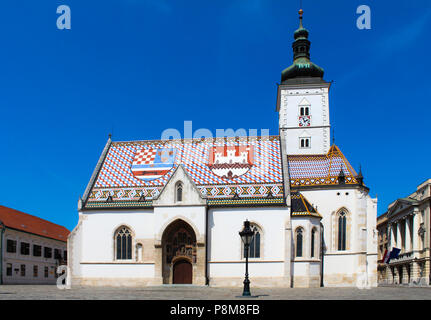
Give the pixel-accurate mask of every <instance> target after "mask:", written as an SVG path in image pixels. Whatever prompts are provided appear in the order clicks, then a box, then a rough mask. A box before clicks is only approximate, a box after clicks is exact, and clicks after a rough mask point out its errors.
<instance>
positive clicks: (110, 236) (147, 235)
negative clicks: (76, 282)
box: [69, 209, 155, 285]
mask: <svg viewBox="0 0 431 320" xmlns="http://www.w3.org/2000/svg"><path fill="white" fill-rule="evenodd" d="M121 226H127V227H129V229H130V230H131V231H132V236H133V242H132V247H133V250H132V259H131V260H116V257H115V239H114V235H115V232H116V231H117V230H118V228H119V227H121ZM154 231H155V217H154V213H153V210H148V209H138V210H109V211H87V212H85V214H83V213H82V212H81V213H80V221H79V223H78V225H77V227H76V228H75V229H74V230H73V231H72V234H71V236H70V237H69V241H70V245H69V247H70V249H71V252H70V256H71V257H70V259H69V267H71V268H72V270H71V271H72V285H73V278H99V279H103V278H124V277H128V278H134V277H137V278H139V277H144V278H152V277H154V261H151V260H150V261H145V259H143V260H141V261H139V260H138V254H137V250H136V248H137V244H139V243H140V244H142V246H143V257H145V252H146V250H153V247H154V244H152V247H151V245H150V246H146V245H145V242H146V241H145V240H151V241H153V239H154ZM131 271H133V272H131Z"/></svg>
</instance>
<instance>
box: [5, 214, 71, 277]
mask: <svg viewBox="0 0 431 320" xmlns="http://www.w3.org/2000/svg"><path fill="white" fill-rule="evenodd" d="M68 235H69V230H67V229H66V228H65V227H63V226H60V225H57V224H54V223H51V222H49V221H46V220H43V219H40V218H38V217H35V216H32V215H29V214H26V213H23V212H20V211H17V210H14V209H11V208H7V207H4V206H0V283H1V284H55V283H56V278H57V274H56V267H57V266H58V265H60V264H66V263H67V237H68Z"/></svg>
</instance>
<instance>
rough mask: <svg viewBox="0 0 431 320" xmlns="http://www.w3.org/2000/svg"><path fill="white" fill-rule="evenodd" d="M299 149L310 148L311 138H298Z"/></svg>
mask: <svg viewBox="0 0 431 320" xmlns="http://www.w3.org/2000/svg"><path fill="white" fill-rule="evenodd" d="M299 147H300V148H301V149H308V148H311V138H299Z"/></svg>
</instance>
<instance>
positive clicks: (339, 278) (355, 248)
mask: <svg viewBox="0 0 431 320" xmlns="http://www.w3.org/2000/svg"><path fill="white" fill-rule="evenodd" d="M302 193H303V195H304V196H305V197H306V198H307V199H308V200H309V201H310V203H311V204H312V205H313V206H314V207H315V208H317V211H318V212H319V213H320V214H321V215H322V217H323V218H322V224H323V226H324V241H325V248H326V250H325V257H324V285H325V286H356V283H357V279H358V277H360V276H361V277H362V276H365V277H366V276H368V278H369V279H370V281H371V283H370V284H371V285H372V286H375V285H376V284H377V277H376V276H375V275H376V272H377V266H376V265H375V264H376V263H377V233H376V230H375V225H376V220H377V200H376V199H371V198H370V196H369V195H368V194H366V193H364V191H360V190H359V189H356V188H348V187H347V188H339V189H315V190H309V191H302ZM341 209H344V210H346V211H347V212H348V223H347V237H348V240H347V243H348V248H347V250H345V251H338V247H337V241H336V239H337V230H338V229H337V219H336V214H337V212H338V211H339V210H341Z"/></svg>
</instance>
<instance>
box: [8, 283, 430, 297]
mask: <svg viewBox="0 0 431 320" xmlns="http://www.w3.org/2000/svg"><path fill="white" fill-rule="evenodd" d="M251 293H252V295H255V296H258V297H257V298H254V299H255V300H263V299H270V300H326V299H330V300H333V299H334V300H381V299H385V300H386V299H388V300H391V299H397V300H431V287H378V288H374V289H362V290H361V289H357V288H311V289H310V288H307V289H299V288H285V289H280V288H253V287H252V288H251ZM241 294H242V288H211V287H198V286H187V285H184V286H181V285H176V286H157V287H145V288H125V287H72V288H71V289H66V290H60V289H58V288H57V287H56V286H55V285H2V286H0V300H25V299H31V300H108V299H109V300H111V299H115V300H117V299H120V300H178V299H184V300H232V299H238V298H236V297H237V296H240V295H241Z"/></svg>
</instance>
